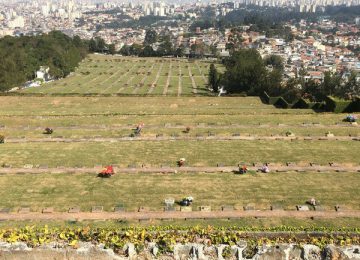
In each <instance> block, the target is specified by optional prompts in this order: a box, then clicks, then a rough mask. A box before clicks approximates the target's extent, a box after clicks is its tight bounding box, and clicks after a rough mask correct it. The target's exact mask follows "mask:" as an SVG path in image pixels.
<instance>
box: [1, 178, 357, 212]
mask: <svg viewBox="0 0 360 260" xmlns="http://www.w3.org/2000/svg"><path fill="white" fill-rule="evenodd" d="M358 180H359V175H358V173H331V174H329V173H274V174H268V175H263V174H249V175H244V176H239V175H235V174H229V173H213V174H209V173H207V174H205V173H204V174H202V173H199V174H171V175H163V174H120V173H119V174H116V175H115V176H113V178H111V179H100V178H96V175H95V174H90V173H89V174H52V175H30V174H27V175H1V176H0V205H1V206H2V207H10V208H17V207H20V206H30V207H31V208H32V209H33V210H41V209H42V208H43V207H46V206H52V207H54V208H55V209H56V210H58V211H65V210H67V209H68V207H70V206H80V207H81V209H82V210H84V211H89V209H90V208H91V206H94V205H103V206H104V209H105V210H109V211H110V210H111V209H112V207H114V206H116V205H119V204H123V205H124V206H125V207H126V208H127V209H128V210H136V209H137V207H139V206H148V207H150V208H151V209H153V210H160V209H162V207H163V201H164V199H165V198H167V197H173V198H175V199H181V198H182V197H183V196H187V195H192V196H193V197H194V198H195V204H194V207H196V206H200V205H211V206H212V208H213V209H220V207H221V206H223V205H233V206H235V208H238V209H242V207H243V206H246V205H254V206H255V207H256V208H257V209H269V207H270V205H272V204H277V205H281V206H283V207H284V208H287V209H294V207H295V205H298V204H303V203H304V202H305V201H306V200H308V199H309V198H311V197H316V198H317V200H319V201H320V202H321V204H322V205H323V207H324V208H325V209H332V210H333V207H334V205H336V204H339V205H344V207H345V208H348V209H360V204H359V200H360V191H359V189H358V187H357V186H356V185H354V183H357V182H358Z"/></svg>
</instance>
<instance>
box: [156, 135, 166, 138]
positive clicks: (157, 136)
mask: <svg viewBox="0 0 360 260" xmlns="http://www.w3.org/2000/svg"><path fill="white" fill-rule="evenodd" d="M163 136H164V135H163V134H157V135H156V138H160V137H163Z"/></svg>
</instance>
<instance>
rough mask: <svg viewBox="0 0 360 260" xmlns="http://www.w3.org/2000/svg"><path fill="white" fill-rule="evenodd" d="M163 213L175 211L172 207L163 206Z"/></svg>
mask: <svg viewBox="0 0 360 260" xmlns="http://www.w3.org/2000/svg"><path fill="white" fill-rule="evenodd" d="M164 211H176V209H175V207H174V206H165V207H164Z"/></svg>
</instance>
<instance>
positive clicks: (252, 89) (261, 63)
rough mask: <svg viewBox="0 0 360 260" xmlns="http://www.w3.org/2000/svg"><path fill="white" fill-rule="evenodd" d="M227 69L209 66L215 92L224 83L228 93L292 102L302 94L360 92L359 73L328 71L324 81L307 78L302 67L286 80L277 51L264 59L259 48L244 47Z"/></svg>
mask: <svg viewBox="0 0 360 260" xmlns="http://www.w3.org/2000/svg"><path fill="white" fill-rule="evenodd" d="M223 64H224V66H225V68H226V70H225V72H224V73H223V74H221V73H219V72H218V71H217V69H216V67H215V66H214V65H211V66H210V69H209V80H208V81H209V86H210V88H211V89H212V90H213V91H214V92H218V90H219V88H220V87H223V88H224V89H225V90H226V91H227V93H228V94H246V95H251V96H262V95H263V93H264V92H267V93H268V94H269V95H270V96H282V97H284V98H285V100H287V101H288V102H289V103H293V102H295V101H296V100H298V99H299V98H306V99H309V100H310V101H322V100H324V98H325V97H326V96H329V95H330V96H335V97H339V98H343V99H352V98H354V97H356V96H360V82H358V81H357V73H356V72H349V73H348V75H347V76H346V77H343V75H340V74H336V73H331V72H325V73H324V79H323V80H322V81H315V80H311V79H309V80H308V79H306V76H307V72H306V70H305V69H300V71H299V72H298V73H297V75H296V77H295V78H292V79H289V80H287V81H284V80H283V70H284V65H283V64H284V62H283V61H282V58H281V57H279V56H276V55H270V56H268V57H266V58H265V59H262V58H261V56H260V54H259V53H258V51H257V50H255V49H240V50H238V51H235V52H234V53H233V54H232V55H231V57H229V58H228V59H226V60H224V62H223Z"/></svg>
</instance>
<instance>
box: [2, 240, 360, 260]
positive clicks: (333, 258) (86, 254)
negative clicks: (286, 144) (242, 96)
mask: <svg viewBox="0 0 360 260" xmlns="http://www.w3.org/2000/svg"><path fill="white" fill-rule="evenodd" d="M0 259H4V260H15V259H26V260H48V259H53V260H65V259H66V260H88V259H104V260H124V259H130V260H133V259H134V260H135V259H148V260H150V259H161V260H171V259H174V260H185V259H189V260H210V259H218V260H222V259H234V260H242V259H252V260H317V259H319V260H355V259H360V246H347V247H338V246H333V245H328V246H326V247H325V248H324V249H322V250H321V249H320V248H319V247H317V246H314V245H303V246H299V245H293V244H281V245H276V246H270V245H264V246H261V247H256V248H253V247H252V248H250V247H248V246H247V245H246V243H245V242H240V243H238V245H236V246H231V247H230V246H228V245H218V246H204V245H203V244H185V245H182V244H176V245H175V246H174V248H173V253H162V252H161V249H160V248H159V247H158V246H157V245H156V244H155V243H149V244H148V245H147V246H146V247H145V248H144V249H142V250H140V251H138V252H137V251H136V249H135V246H134V245H133V244H127V245H126V246H125V247H124V248H123V250H121V252H119V254H115V253H114V251H113V250H111V249H105V248H104V245H93V244H91V243H80V244H79V245H78V247H77V248H76V249H74V248H71V247H64V246H62V245H59V244H56V243H51V244H47V245H45V246H42V247H38V248H29V247H27V246H26V244H24V243H14V244H9V243H0Z"/></svg>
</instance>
